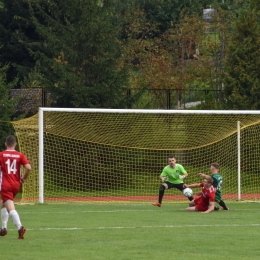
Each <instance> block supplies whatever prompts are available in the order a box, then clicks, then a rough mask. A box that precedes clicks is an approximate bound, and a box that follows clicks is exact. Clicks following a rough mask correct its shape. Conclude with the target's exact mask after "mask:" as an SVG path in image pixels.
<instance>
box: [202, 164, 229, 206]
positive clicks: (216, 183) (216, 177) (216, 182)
mask: <svg viewBox="0 0 260 260" xmlns="http://www.w3.org/2000/svg"><path fill="white" fill-rule="evenodd" d="M218 170H219V164H218V163H212V164H211V166H210V171H211V177H212V178H213V187H214V188H215V191H216V198H215V201H216V202H217V203H218V204H219V205H220V206H221V207H222V208H223V210H229V208H228V207H227V206H226V204H225V202H224V201H223V200H222V199H221V197H222V194H221V186H222V183H223V178H222V176H221V175H220V174H219V173H218ZM199 176H200V177H202V178H205V177H206V176H208V175H206V174H204V173H199ZM215 210H219V207H215Z"/></svg>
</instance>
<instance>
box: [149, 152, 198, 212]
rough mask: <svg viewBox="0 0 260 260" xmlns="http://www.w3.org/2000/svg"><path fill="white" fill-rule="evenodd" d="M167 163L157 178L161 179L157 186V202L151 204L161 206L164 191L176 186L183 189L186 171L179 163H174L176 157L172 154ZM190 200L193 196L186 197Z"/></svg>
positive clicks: (180, 189)
mask: <svg viewBox="0 0 260 260" xmlns="http://www.w3.org/2000/svg"><path fill="white" fill-rule="evenodd" d="M168 162H169V165H167V166H165V167H164V169H163V171H162V173H161V175H160V176H159V178H160V179H161V180H162V182H163V183H162V185H161V186H160V188H159V196H158V202H154V203H152V205H153V206H157V207H161V206H162V200H163V196H164V191H165V190H167V189H171V188H176V189H178V190H179V191H181V192H182V191H183V190H184V189H185V187H184V186H183V180H184V178H186V177H187V176H188V173H187V172H186V170H185V169H184V167H183V166H182V165H181V164H177V163H176V159H175V157H174V156H173V155H170V156H169V157H168ZM188 199H189V200H190V201H192V200H193V197H192V196H191V197H188Z"/></svg>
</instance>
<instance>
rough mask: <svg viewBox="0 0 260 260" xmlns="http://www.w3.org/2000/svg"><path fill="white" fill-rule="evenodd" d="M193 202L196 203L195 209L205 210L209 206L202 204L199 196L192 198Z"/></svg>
mask: <svg viewBox="0 0 260 260" xmlns="http://www.w3.org/2000/svg"><path fill="white" fill-rule="evenodd" d="M194 203H195V204H196V206H195V209H196V210H197V211H206V210H208V208H209V205H205V204H204V202H203V200H202V197H201V196H199V197H197V198H196V199H194Z"/></svg>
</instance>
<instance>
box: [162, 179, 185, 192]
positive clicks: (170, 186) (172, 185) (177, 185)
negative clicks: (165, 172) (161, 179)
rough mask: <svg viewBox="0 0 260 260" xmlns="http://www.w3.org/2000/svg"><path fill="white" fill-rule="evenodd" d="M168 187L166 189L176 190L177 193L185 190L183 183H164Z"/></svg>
mask: <svg viewBox="0 0 260 260" xmlns="http://www.w3.org/2000/svg"><path fill="white" fill-rule="evenodd" d="M165 183H166V184H167V185H168V189H171V188H176V189H178V190H179V191H183V190H184V189H185V188H184V187H183V183H178V184H173V183H171V182H168V181H166V182H165Z"/></svg>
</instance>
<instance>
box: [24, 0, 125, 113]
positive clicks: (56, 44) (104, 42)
mask: <svg viewBox="0 0 260 260" xmlns="http://www.w3.org/2000/svg"><path fill="white" fill-rule="evenodd" d="M28 4H29V6H30V12H31V15H32V19H33V23H34V25H35V27H36V30H37V33H38V34H39V35H40V37H41V42H35V43H33V44H31V43H30V44H28V49H29V50H30V54H31V55H32V56H33V57H34V58H35V59H36V60H37V63H36V66H35V69H34V71H32V74H33V77H31V78H34V79H35V80H37V82H38V84H40V86H43V87H44V88H45V89H46V90H47V91H48V92H49V93H51V98H52V100H53V101H54V102H53V105H55V106H59V107H106V108H109V107H121V106H123V104H122V102H123V101H122V100H123V98H124V96H125V93H124V91H125V86H126V85H127V74H126V71H125V69H124V68H121V69H119V67H118V58H119V57H120V48H121V46H120V45H119V43H118V41H117V34H118V28H117V26H116V24H115V23H114V16H113V5H112V0H106V1H103V6H102V7H100V5H98V4H97V1H96V0H84V1H82V0H75V1H71V0H64V1H29V0H28ZM31 83H32V82H28V81H27V82H25V84H27V85H30V84H31Z"/></svg>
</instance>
